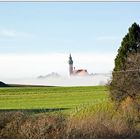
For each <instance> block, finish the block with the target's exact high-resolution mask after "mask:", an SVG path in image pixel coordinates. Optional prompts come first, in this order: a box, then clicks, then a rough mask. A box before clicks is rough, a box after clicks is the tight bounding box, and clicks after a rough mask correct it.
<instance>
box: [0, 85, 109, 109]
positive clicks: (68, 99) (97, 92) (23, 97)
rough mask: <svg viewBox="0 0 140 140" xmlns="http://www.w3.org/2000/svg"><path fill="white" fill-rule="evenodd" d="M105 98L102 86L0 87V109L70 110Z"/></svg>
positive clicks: (106, 96)
mask: <svg viewBox="0 0 140 140" xmlns="http://www.w3.org/2000/svg"><path fill="white" fill-rule="evenodd" d="M107 99H108V89H107V88H106V87H104V86H94V87H8V88H0V109H52V110H53V109H54V110H57V109H58V110H70V109H73V108H75V107H77V106H81V105H86V104H94V103H98V102H102V101H103V100H107Z"/></svg>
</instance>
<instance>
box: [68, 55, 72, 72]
mask: <svg viewBox="0 0 140 140" xmlns="http://www.w3.org/2000/svg"><path fill="white" fill-rule="evenodd" d="M69 74H70V75H72V74H73V60H72V57H71V54H70V55H69Z"/></svg>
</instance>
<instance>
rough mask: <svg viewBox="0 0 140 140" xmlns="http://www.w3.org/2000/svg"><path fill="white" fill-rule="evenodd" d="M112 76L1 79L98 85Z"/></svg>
mask: <svg viewBox="0 0 140 140" xmlns="http://www.w3.org/2000/svg"><path fill="white" fill-rule="evenodd" d="M110 79H111V76H109V75H93V76H86V77H57V78H54V77H48V78H44V79H42V78H20V79H1V80H2V81H3V82H5V83H7V84H24V85H45V86H97V85H105V84H106V83H107V82H108V81H109V80H110Z"/></svg>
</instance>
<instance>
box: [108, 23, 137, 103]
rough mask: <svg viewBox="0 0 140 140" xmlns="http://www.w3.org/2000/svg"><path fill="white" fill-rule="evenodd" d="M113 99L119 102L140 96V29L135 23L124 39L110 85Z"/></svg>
mask: <svg viewBox="0 0 140 140" xmlns="http://www.w3.org/2000/svg"><path fill="white" fill-rule="evenodd" d="M110 91H111V98H112V99H113V100H116V101H118V102H120V101H122V100H124V99H125V98H127V97H128V96H129V97H131V98H133V99H135V98H138V96H139V95H140V27H139V25H138V24H136V23H134V24H133V25H132V26H131V27H130V28H129V32H128V33H127V35H126V36H125V37H124V38H123V41H122V43H121V47H120V48H119V50H118V55H117V56H116V59H115V68H114V70H113V73H112V81H111V84H110Z"/></svg>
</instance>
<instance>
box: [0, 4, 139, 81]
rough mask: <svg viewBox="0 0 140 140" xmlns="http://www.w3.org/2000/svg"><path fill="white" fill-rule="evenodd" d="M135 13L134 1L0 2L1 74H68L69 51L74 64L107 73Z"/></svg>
mask: <svg viewBox="0 0 140 140" xmlns="http://www.w3.org/2000/svg"><path fill="white" fill-rule="evenodd" d="M139 13H140V3H139V2H87V3H86V2H83V3H82V2H81V3H80V2H37V3H33V2H30V3H29V2H28V3H26V2H5V3H4V2H0V77H1V78H8V77H10V78H12V77H14V78H15V77H17V78H20V77H37V76H38V75H46V74H48V73H50V72H58V73H60V74H62V75H68V63H67V62H68V56H69V53H71V54H72V57H73V60H74V66H75V67H76V68H84V69H87V70H88V71H89V73H100V72H101V73H103V72H110V71H111V70H112V69H113V67H114V58H115V56H116V54H117V50H118V48H119V46H120V44H121V40H122V38H123V37H124V35H125V34H126V33H127V32H128V28H129V27H130V26H131V24H132V23H134V22H137V23H138V24H139V23H140V14H139Z"/></svg>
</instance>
